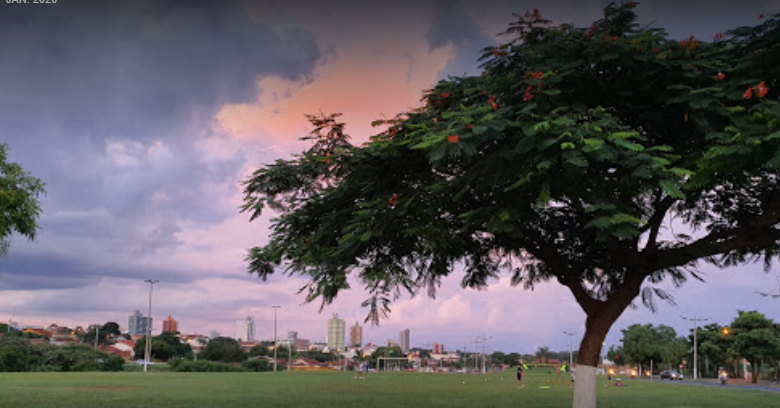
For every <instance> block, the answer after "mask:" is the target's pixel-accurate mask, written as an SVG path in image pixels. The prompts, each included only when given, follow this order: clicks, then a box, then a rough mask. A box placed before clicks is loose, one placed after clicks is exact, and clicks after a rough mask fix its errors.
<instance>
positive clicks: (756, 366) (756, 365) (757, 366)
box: [750, 360, 761, 384]
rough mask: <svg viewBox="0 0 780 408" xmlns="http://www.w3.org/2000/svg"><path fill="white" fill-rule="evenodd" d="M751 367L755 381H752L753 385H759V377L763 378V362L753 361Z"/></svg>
mask: <svg viewBox="0 0 780 408" xmlns="http://www.w3.org/2000/svg"><path fill="white" fill-rule="evenodd" d="M750 365H751V367H750V368H752V370H751V371H753V380H752V383H753V384H758V377H760V376H761V362H760V361H758V360H756V361H755V362H754V361H751V362H750Z"/></svg>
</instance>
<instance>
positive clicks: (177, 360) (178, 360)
mask: <svg viewBox="0 0 780 408" xmlns="http://www.w3.org/2000/svg"><path fill="white" fill-rule="evenodd" d="M184 361H185V360H184V359H181V358H172V359H170V360H168V367H170V368H171V371H176V369H177V368H179V366H180V365H182V363H184Z"/></svg>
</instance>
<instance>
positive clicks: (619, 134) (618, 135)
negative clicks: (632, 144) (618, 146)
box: [608, 131, 639, 140]
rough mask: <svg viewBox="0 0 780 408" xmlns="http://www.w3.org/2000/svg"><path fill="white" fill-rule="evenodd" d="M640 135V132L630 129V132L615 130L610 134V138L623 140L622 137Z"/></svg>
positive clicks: (627, 137)
mask: <svg viewBox="0 0 780 408" xmlns="http://www.w3.org/2000/svg"><path fill="white" fill-rule="evenodd" d="M637 136H639V132H635V131H630V132H614V133H610V134H609V136H608V137H609V138H610V139H613V140H621V139H630V138H632V137H637Z"/></svg>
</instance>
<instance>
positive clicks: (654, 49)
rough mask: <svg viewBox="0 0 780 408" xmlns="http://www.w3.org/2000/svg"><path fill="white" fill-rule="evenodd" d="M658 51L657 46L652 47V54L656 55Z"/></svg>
mask: <svg viewBox="0 0 780 408" xmlns="http://www.w3.org/2000/svg"><path fill="white" fill-rule="evenodd" d="M658 51H659V50H658V46H657V45H656V46H654V47H653V52H654V53H656V54H658Z"/></svg>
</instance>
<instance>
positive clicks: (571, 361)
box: [563, 331, 577, 370]
mask: <svg viewBox="0 0 780 408" xmlns="http://www.w3.org/2000/svg"><path fill="white" fill-rule="evenodd" d="M563 334H565V335H567V336H569V370H571V369H572V368H574V354H573V352H572V349H571V340H572V337H574V335H575V334H577V333H575V332H567V331H564V332H563Z"/></svg>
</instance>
